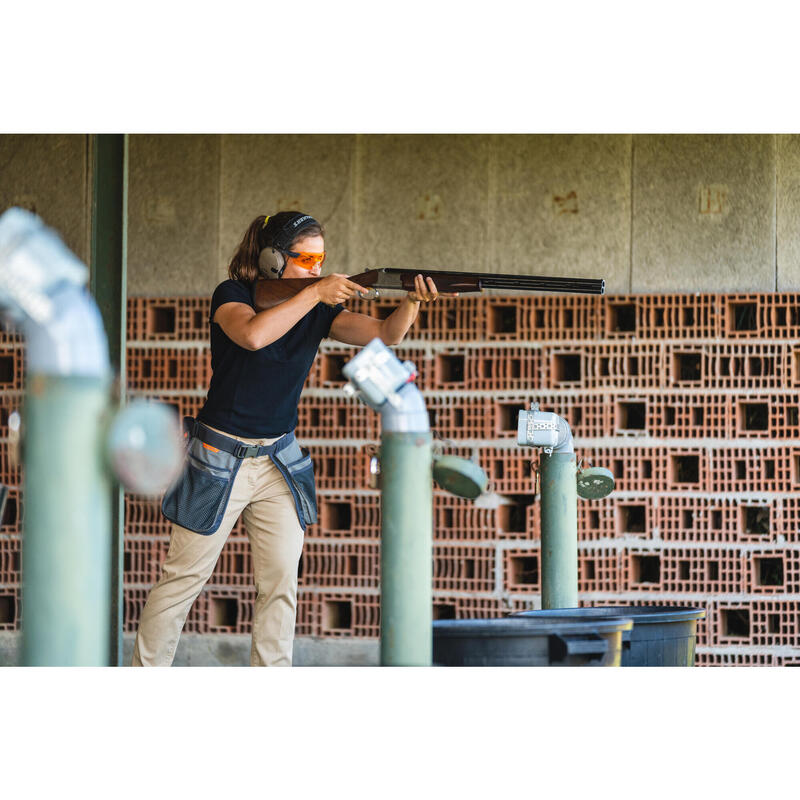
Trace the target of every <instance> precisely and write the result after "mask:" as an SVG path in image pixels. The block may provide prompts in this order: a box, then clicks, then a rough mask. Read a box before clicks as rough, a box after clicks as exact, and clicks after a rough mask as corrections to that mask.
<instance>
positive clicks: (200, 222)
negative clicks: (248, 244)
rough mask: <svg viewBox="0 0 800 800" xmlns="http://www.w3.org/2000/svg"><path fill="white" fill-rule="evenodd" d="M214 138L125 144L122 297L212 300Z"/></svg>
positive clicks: (215, 273)
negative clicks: (125, 269)
mask: <svg viewBox="0 0 800 800" xmlns="http://www.w3.org/2000/svg"><path fill="white" fill-rule="evenodd" d="M219 146H220V139H219V137H218V136H205V135H203V136H184V135H181V136H167V135H164V136H151V135H134V136H131V137H130V172H129V183H128V293H129V294H130V295H142V296H150V297H160V296H176V295H178V296H180V295H183V296H186V295H203V294H210V293H211V292H212V291H213V289H214V287H215V286H216V284H217V283H218V282H219V280H218V278H219V275H220V265H219V262H218V249H219V248H218V234H219Z"/></svg>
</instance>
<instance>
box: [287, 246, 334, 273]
mask: <svg viewBox="0 0 800 800" xmlns="http://www.w3.org/2000/svg"><path fill="white" fill-rule="evenodd" d="M286 255H287V256H289V258H291V259H292V260H293V261H294V263H295V264H297V266H298V267H302V268H303V269H314V267H316V266H317V264H322V262H323V261H325V253H324V252H323V253H293V252H292V251H291V250H287V251H286Z"/></svg>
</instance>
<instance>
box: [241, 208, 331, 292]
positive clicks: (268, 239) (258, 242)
mask: <svg viewBox="0 0 800 800" xmlns="http://www.w3.org/2000/svg"><path fill="white" fill-rule="evenodd" d="M294 216H297V212H296V211H279V212H278V213H277V214H272V215H270V217H269V220H270V224H269V228H268V229H267V230H266V231H265V229H264V222H265V221H266V220H267V217H266V216H265V215H264V214H261V215H260V216H258V217H256V218H255V219H254V220H253V221H252V222H251V223H250V225H249V226H248V228H247V230H246V231H245V234H244V237H243V238H242V241H241V242H239V246H238V247H237V248H236V252H235V253H234V254H233V258H232V259H231V263H230V264H229V266H228V277H229V278H230V279H231V280H233V281H245V282H246V283H252V282H253V281H255V280H258V279H259V278H263V277H265V276H264V275H262V274H261V270H260V269H259V268H258V257H259V255H260V254H261V251H262V250H263V249H264V248H265V247H269V246H270V245H271V244H272V235H270V233H271V230H270V229H272V230H274V227H273V222H274V223H276V224H277V225H278V226H280V225H282V224H283V223H284V222H285V220H287V219H289V218H290V217H294ZM324 235H325V230H324V228H323V227H322V225H320V224H319V223H318V222H316V221H315V222H314V223H313V224H311V225H306V226H305V227H303V228H302V229H301V230H300V232H299V233H298V234H297V236H295V238H294V239H293V240H292V241H291V242H290V243H289V245H288V249H292V248H293V247H294V244H295V242H299V241H300V240H301V239H305V238H306V237H308V236H324Z"/></svg>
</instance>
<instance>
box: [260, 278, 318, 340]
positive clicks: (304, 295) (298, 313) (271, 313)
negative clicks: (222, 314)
mask: <svg viewBox="0 0 800 800" xmlns="http://www.w3.org/2000/svg"><path fill="white" fill-rule="evenodd" d="M317 303H319V295H318V294H317V291H316V288H315V287H314V286H313V285H312V286H309V287H308V288H306V289H303V290H302V291H301V292H298V293H297V294H296V295H295V296H294V297H292V298H290V299H289V300H285V301H284V302H282V303H279V304H278V305H277V306H273V307H272V308H268V309H267V310H266V311H259V312H258V313H257V314H256V315H255V316H254V317H253V318H252V319H251V320H250V321H249V322H248V323H247V326H248V341H249V343H250V346H251V348H252V349H253V350H260V349H261V348H262V347H266V346H267V345H268V344H272V343H273V342H275V341H277V340H278V339H280V338H281V336H283V335H284V334H285V333H287V332H288V331H289V330H291V329H292V328H293V327H294V326H295V325H296V324H297V323H298V322H299V321H300V320H301V319H302V318H303V317H304V316H305V315H306V314H308V312H309V311H311V309H312V308H314V306H315V305H317Z"/></svg>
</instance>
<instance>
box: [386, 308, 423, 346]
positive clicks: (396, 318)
mask: <svg viewBox="0 0 800 800" xmlns="http://www.w3.org/2000/svg"><path fill="white" fill-rule="evenodd" d="M418 312H419V300H411V299H410V298H409V297H404V298H403V302H402V303H400V305H399V306H398V307H397V308H396V309H395V310H394V311H393V312H392V313H391V314H390V315H389V316H388V317H386V319H385V320H383V322H382V323H381V333H380V336H381V339H382V340H383V343H384V344H400V342H401V341H403V337H404V336H405V335H406V333H407V332H408V329H409V328H410V327H411V326H412V325H413V324H414V320H415V319H416V318H417V313H418Z"/></svg>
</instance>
